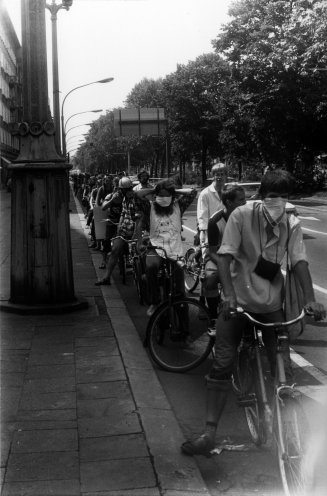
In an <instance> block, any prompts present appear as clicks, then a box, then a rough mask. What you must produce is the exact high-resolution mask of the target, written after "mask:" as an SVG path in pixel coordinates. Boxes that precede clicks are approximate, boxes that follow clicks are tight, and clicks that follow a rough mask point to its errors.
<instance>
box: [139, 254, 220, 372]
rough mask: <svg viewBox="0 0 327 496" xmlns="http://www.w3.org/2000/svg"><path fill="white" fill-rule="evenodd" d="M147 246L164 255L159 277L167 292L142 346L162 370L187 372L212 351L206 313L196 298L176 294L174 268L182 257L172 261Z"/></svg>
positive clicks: (208, 321) (212, 338)
mask: <svg viewBox="0 0 327 496" xmlns="http://www.w3.org/2000/svg"><path fill="white" fill-rule="evenodd" d="M150 248H151V249H156V250H161V251H162V253H163V255H164V258H163V266H162V270H161V271H160V274H159V278H160V279H161V282H162V285H163V287H166V294H165V300H164V301H163V302H162V303H161V304H160V305H159V306H158V307H157V308H156V310H155V312H154V313H153V314H152V316H151V317H150V319H149V322H148V325H147V329H146V337H145V341H144V345H145V346H148V347H149V352H150V356H151V358H152V359H153V360H154V362H155V363H156V364H157V365H159V367H161V368H162V369H164V370H167V371H169V372H187V371H188V370H191V369H193V368H195V367H197V366H198V365H200V364H201V363H202V362H203V361H204V360H205V359H206V358H207V357H208V355H209V353H210V352H211V351H212V348H213V344H214V337H212V336H211V335H210V334H209V333H208V329H209V326H210V317H209V312H208V310H207V308H206V307H205V306H204V305H202V304H201V303H200V302H199V301H197V300H196V299H194V298H189V297H187V296H177V295H176V291H175V284H174V272H175V270H176V269H174V267H175V264H176V263H180V262H182V264H184V263H185V261H184V258H183V257H179V259H178V260H177V261H176V260H172V259H169V257H168V256H167V253H166V250H165V249H164V248H161V247H158V246H151V247H150Z"/></svg>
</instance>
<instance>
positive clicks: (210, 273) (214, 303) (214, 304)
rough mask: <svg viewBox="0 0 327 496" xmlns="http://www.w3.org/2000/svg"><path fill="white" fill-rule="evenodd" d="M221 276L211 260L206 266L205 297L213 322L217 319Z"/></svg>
mask: <svg viewBox="0 0 327 496" xmlns="http://www.w3.org/2000/svg"><path fill="white" fill-rule="evenodd" d="M218 283H219V274H218V270H217V267H216V265H215V264H214V263H213V262H212V261H211V260H209V261H208V262H207V263H206V266H205V282H204V296H205V298H206V302H207V306H208V309H209V315H210V319H211V320H215V319H216V318H217V308H218V304H219V297H218Z"/></svg>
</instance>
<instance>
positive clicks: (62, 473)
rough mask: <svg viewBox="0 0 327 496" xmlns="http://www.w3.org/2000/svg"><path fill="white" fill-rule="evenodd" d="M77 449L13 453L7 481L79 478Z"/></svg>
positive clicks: (9, 463) (10, 458) (10, 457)
mask: <svg viewBox="0 0 327 496" xmlns="http://www.w3.org/2000/svg"><path fill="white" fill-rule="evenodd" d="M78 478H79V461H78V452H77V451H65V452H56V451H53V452H50V451H48V452H44V453H11V454H10V456H9V462H8V467H7V472H6V482H23V481H33V480H55V479H68V480H69V479H78Z"/></svg>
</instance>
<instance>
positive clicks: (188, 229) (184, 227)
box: [183, 225, 196, 234]
mask: <svg viewBox="0 0 327 496" xmlns="http://www.w3.org/2000/svg"><path fill="white" fill-rule="evenodd" d="M183 229H186V230H187V231H190V232H191V233H193V234H196V231H194V229H191V228H189V227H187V226H184V225H183Z"/></svg>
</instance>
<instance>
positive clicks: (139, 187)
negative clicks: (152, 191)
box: [133, 183, 152, 191]
mask: <svg viewBox="0 0 327 496" xmlns="http://www.w3.org/2000/svg"><path fill="white" fill-rule="evenodd" d="M148 188H152V184H150V183H146V184H145V185H143V184H142V183H138V184H137V185H136V186H134V188H133V191H140V190H141V189H148Z"/></svg>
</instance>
